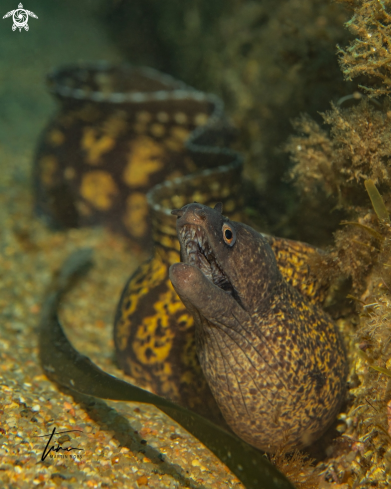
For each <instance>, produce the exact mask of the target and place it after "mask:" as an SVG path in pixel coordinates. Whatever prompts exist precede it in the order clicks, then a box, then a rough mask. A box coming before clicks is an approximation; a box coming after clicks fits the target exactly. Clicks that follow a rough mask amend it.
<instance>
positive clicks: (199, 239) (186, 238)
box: [180, 224, 234, 294]
mask: <svg viewBox="0 0 391 489" xmlns="http://www.w3.org/2000/svg"><path fill="white" fill-rule="evenodd" d="M180 238H181V242H182V249H183V253H184V260H185V263H187V264H189V265H194V266H196V267H197V268H199V269H200V270H201V272H202V273H203V274H204V275H205V277H206V278H207V279H208V280H210V281H211V282H212V283H213V284H214V285H216V286H217V287H219V288H220V289H223V290H225V291H226V292H229V293H231V294H232V293H233V291H234V288H233V286H232V285H231V283H230V281H229V280H228V278H227V276H226V275H225V273H224V271H223V269H222V268H221V266H220V265H219V263H218V261H217V259H216V256H215V255H214V253H213V251H212V248H211V247H210V245H209V243H208V239H207V237H206V235H205V233H204V231H203V229H202V228H201V227H200V226H194V225H191V224H185V225H183V227H182V229H181V230H180Z"/></svg>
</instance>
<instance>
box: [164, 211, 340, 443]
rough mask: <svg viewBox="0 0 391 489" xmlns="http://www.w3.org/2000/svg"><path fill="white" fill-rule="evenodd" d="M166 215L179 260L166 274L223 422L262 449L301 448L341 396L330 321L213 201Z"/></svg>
mask: <svg viewBox="0 0 391 489" xmlns="http://www.w3.org/2000/svg"><path fill="white" fill-rule="evenodd" d="M173 213H174V214H175V215H177V216H178V217H177V232H178V237H179V240H180V244H181V259H182V262H183V263H176V264H174V265H172V266H171V268H170V279H171V281H172V284H173V286H174V288H175V290H176V292H177V293H178V295H179V297H180V298H181V300H182V301H183V303H184V305H185V306H186V308H187V309H188V311H189V312H190V313H191V314H192V315H193V317H194V321H195V326H196V347H197V354H198V358H199V360H200V363H201V367H202V370H203V372H204V375H205V377H206V379H207V381H208V384H209V386H210V388H211V390H212V393H213V395H214V397H215V399H216V401H217V404H218V405H219V407H220V409H221V411H222V413H223V416H224V418H225V420H226V421H227V423H228V424H229V425H230V427H231V428H232V429H233V431H235V432H236V433H237V434H238V435H239V436H240V437H241V438H243V439H244V440H246V441H247V442H248V443H251V444H252V445H254V446H256V447H258V448H260V449H262V450H266V451H273V450H276V449H277V448H278V447H281V446H286V447H289V448H291V447H292V448H293V447H303V446H306V445H309V444H310V443H312V442H313V441H315V440H316V439H317V438H318V437H319V436H320V435H322V433H323V432H324V431H325V430H326V428H327V427H328V426H329V425H330V423H331V422H332V421H333V419H334V417H335V415H336V414H337V412H338V409H339V407H340V405H341V402H342V400H343V397H344V393H345V384H346V375H347V361H346V354H345V350H344V346H343V343H342V340H341V338H340V336H339V334H338V331H337V329H336V326H335V325H334V323H333V322H332V321H331V319H330V318H329V317H328V316H327V314H325V313H324V312H323V311H322V309H321V308H320V307H318V306H317V305H315V304H312V303H310V302H309V301H308V300H307V299H306V298H305V297H304V296H303V295H301V294H300V292H298V290H296V289H295V288H293V287H292V286H291V285H289V284H288V283H287V282H286V281H285V279H284V278H283V277H282V275H281V273H280V271H279V268H278V266H277V263H276V259H275V255H274V253H273V251H272V249H271V247H270V245H269V244H268V241H267V240H266V239H265V238H264V237H263V236H262V235H261V234H259V233H257V232H256V231H254V230H253V229H252V228H251V227H249V226H246V225H244V224H241V223H238V222H233V221H230V220H229V219H228V218H226V217H224V216H223V215H222V214H221V209H220V208H219V207H218V206H216V208H215V209H211V208H210V207H207V206H204V205H201V204H197V203H194V204H189V205H186V206H184V207H183V208H182V209H180V210H176V211H173ZM223 225H225V228H226V227H227V226H228V228H229V230H230V231H231V234H229V237H231V236H233V240H232V243H231V244H226V242H225V241H224V239H223V230H222V228H223ZM206 258H207V259H206ZM190 263H192V264H190ZM211 264H212V265H213V267H212V268H213V269H214V272H213V276H212V275H211V273H210V272H211V266H212V265H211ZM200 268H202V270H203V271H201V269H200ZM208 276H209V278H208ZM214 282H215V283H218V284H219V285H220V286H221V287H220V286H218V285H215V283H214Z"/></svg>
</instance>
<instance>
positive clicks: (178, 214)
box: [171, 209, 185, 217]
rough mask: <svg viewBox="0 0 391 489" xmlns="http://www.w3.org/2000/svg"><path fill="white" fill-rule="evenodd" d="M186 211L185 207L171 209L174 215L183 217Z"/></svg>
mask: <svg viewBox="0 0 391 489" xmlns="http://www.w3.org/2000/svg"><path fill="white" fill-rule="evenodd" d="M184 213H185V211H184V210H183V209H173V210H172V211H171V214H172V215H173V216H178V217H182V216H183V214H184Z"/></svg>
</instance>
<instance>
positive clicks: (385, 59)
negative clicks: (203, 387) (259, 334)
mask: <svg viewBox="0 0 391 489" xmlns="http://www.w3.org/2000/svg"><path fill="white" fill-rule="evenodd" d="M346 3H349V5H350V7H351V8H353V17H352V19H351V20H350V21H349V22H348V23H347V27H348V28H349V29H350V30H352V32H353V33H354V35H355V36H356V39H354V40H353V41H352V42H351V43H350V44H349V45H348V46H347V47H343V48H341V47H339V48H338V53H339V62H340V65H341V69H342V71H343V73H344V76H345V77H346V78H347V79H353V78H356V77H360V87H359V90H360V91H359V92H358V93H354V94H352V95H351V96H350V97H346V98H345V99H344V100H341V103H340V104H339V105H336V104H334V105H332V108H331V110H329V111H327V112H324V113H322V114H321V115H322V117H323V121H324V124H325V125H326V127H327V129H324V128H323V127H321V126H320V125H319V124H318V123H317V122H315V121H314V120H313V119H312V118H310V117H309V116H307V115H302V116H301V117H300V118H298V119H296V120H295V121H294V122H293V125H294V128H295V129H296V131H297V132H298V133H299V134H298V135H297V136H292V137H291V138H290V140H289V141H288V143H287V146H286V148H287V150H288V151H289V152H290V153H291V157H292V161H293V163H294V166H293V169H292V171H291V176H292V178H293V179H294V181H295V184H296V186H297V188H298V189H299V191H300V192H301V193H302V194H306V195H311V197H312V199H314V200H318V201H319V200H320V201H325V200H326V199H331V200H332V201H333V202H334V205H335V206H337V207H339V208H340V209H342V211H343V213H344V215H345V220H344V221H342V222H341V229H339V230H338V231H337V232H336V233H335V235H334V245H333V246H331V247H330V248H329V250H328V252H327V253H326V255H325V256H324V257H322V258H321V259H319V261H318V266H319V273H320V274H322V273H324V274H329V275H331V276H334V277H337V276H338V275H339V276H341V275H342V276H344V277H346V278H348V279H349V280H350V294H349V295H348V297H349V298H350V300H351V301H352V306H353V308H354V311H351V312H350V313H348V312H347V310H346V309H345V311H344V314H342V315H341V312H340V316H341V319H340V325H341V327H342V328H344V327H346V324H348V323H350V324H351V325H353V326H354V328H353V329H352V330H351V333H350V336H351V345H350V357H351V362H352V369H351V375H350V379H349V384H350V390H349V397H350V399H349V401H348V405H347V409H346V412H345V413H344V414H343V415H340V419H341V420H342V421H343V423H342V425H341V426H340V427H339V429H340V431H341V432H342V436H341V446H342V445H343V444H345V445H344V451H345V454H344V455H339V456H337V457H336V460H335V463H334V467H335V471H334V475H331V476H330V477H331V479H332V480H334V481H335V482H337V481H338V482H346V483H347V484H348V485H349V487H362V486H363V487H379V488H380V487H389V486H390V483H391V480H390V473H391V447H390V440H391V436H390V435H391V424H390V417H389V412H390V409H389V405H390V399H391V389H390V387H391V383H390V376H391V371H390V367H391V343H390V340H391V322H390V319H391V316H390V314H391V288H390V286H391V275H390V267H391V254H390V253H391V250H390V243H391V241H390V239H391V234H390V232H391V227H390V218H389V211H390V205H391V186H390V163H391V145H390V136H391V132H390V130H391V129H390V128H391V124H390V122H391V111H390V98H389V94H390V90H391V79H390V77H389V56H390V55H389V46H390V41H391V37H390V33H391V31H390V28H391V16H390V13H389V12H391V2H389V1H384V2H377V1H367V2H346ZM347 100H348V101H349V104H350V105H351V106H350V107H344V105H345V104H346V101H347ZM352 104H353V105H352ZM337 290H338V288H336V289H335V294H338V291H337ZM344 290H346V289H344ZM342 316H344V317H342ZM349 452H350V453H349ZM347 453H349V454H348V455H347ZM344 458H345V461H344ZM347 459H349V460H350V462H349V464H347V463H346V460H347Z"/></svg>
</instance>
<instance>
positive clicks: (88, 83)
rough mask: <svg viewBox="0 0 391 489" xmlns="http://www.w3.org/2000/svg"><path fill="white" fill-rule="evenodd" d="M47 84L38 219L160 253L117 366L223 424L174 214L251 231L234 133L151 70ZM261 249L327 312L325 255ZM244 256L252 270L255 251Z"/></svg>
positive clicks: (129, 319) (135, 282)
mask: <svg viewBox="0 0 391 489" xmlns="http://www.w3.org/2000/svg"><path fill="white" fill-rule="evenodd" d="M48 83H49V89H50V91H51V93H52V94H53V95H54V96H55V98H56V99H57V100H58V102H59V110H58V112H57V113H56V114H55V115H54V116H53V118H52V119H51V120H50V121H49V123H48V125H47V127H46V129H45V130H44V131H43V134H42V136H41V138H40V141H39V144H38V147H37V151H36V157H35V162H34V169H33V178H34V190H35V209H36V212H37V213H38V214H39V215H40V216H41V217H42V218H44V220H45V221H46V222H47V223H49V224H50V225H53V226H55V227H80V226H90V225H96V224H101V225H104V226H107V227H109V228H110V229H112V230H113V231H115V232H117V233H121V234H122V235H125V236H127V237H129V238H130V239H131V240H132V243H138V244H139V246H140V247H143V248H146V247H147V248H148V247H150V248H152V244H153V255H152V257H151V259H150V260H148V262H146V263H144V264H142V265H141V266H140V268H139V269H138V270H137V271H136V272H135V273H134V274H133V275H132V277H131V278H130V279H129V281H128V283H127V284H126V287H125V289H124V291H123V294H122V297H121V299H120V301H119V304H118V308H117V313H116V318H115V325H114V341H115V347H116V356H117V360H118V363H119V365H120V367H121V368H122V369H123V370H124V371H125V372H126V373H127V374H129V375H131V376H132V377H133V379H134V380H135V381H136V382H137V384H138V385H141V386H146V387H148V388H150V389H151V390H153V391H154V392H155V393H157V394H159V395H161V396H164V397H166V398H169V399H171V400H173V401H174V402H178V403H180V404H182V405H183V406H186V407H190V408H191V409H193V410H194V411H196V412H198V413H200V414H202V415H204V416H206V417H208V418H209V419H211V420H213V421H215V422H217V423H220V424H222V425H225V423H226V422H225V421H224V419H223V417H222V414H221V411H220V409H219V406H218V403H220V401H221V400H219V397H218V396H216V393H215V392H214V394H212V392H213V391H214V387H213V386H212V385H211V386H209V385H208V382H209V380H207V379H208V375H206V376H205V375H204V374H203V372H202V369H201V366H200V363H199V360H198V357H197V351H196V344H195V337H196V335H195V325H194V318H193V314H192V313H191V312H189V311H188V310H187V309H186V307H185V306H184V304H183V303H182V301H181V300H180V298H179V297H178V295H177V293H176V291H175V289H174V288H173V286H172V283H171V281H170V278H169V270H170V267H171V266H172V265H173V264H175V263H177V262H178V261H179V260H180V255H179V249H180V248H179V242H178V239H177V232H176V227H175V219H174V217H173V216H172V215H171V214H170V211H171V209H173V208H180V207H183V206H184V205H185V204H187V203H188V202H193V201H197V202H199V203H201V204H204V205H207V206H214V205H215V204H216V203H217V202H219V201H220V202H222V203H223V206H224V211H225V215H226V216H227V217H228V218H230V219H232V220H234V221H243V220H245V215H244V213H243V212H242V209H243V190H242V188H241V169H242V157H241V155H239V154H238V153H236V152H234V151H232V150H231V149H230V148H229V146H230V143H231V141H232V139H233V135H234V131H233V128H232V126H230V124H229V123H228V122H227V120H226V117H225V115H224V110H223V104H222V102H221V100H220V99H219V98H218V97H216V96H214V95H210V94H205V93H202V92H200V91H198V90H195V89H194V88H192V87H189V86H187V85H185V84H184V83H183V82H181V81H178V80H175V79H173V78H172V77H170V76H168V75H164V74H162V73H159V72H157V71H155V70H152V69H150V68H135V67H131V66H126V65H123V66H112V65H110V64H108V63H105V62H100V63H92V64H78V65H70V66H65V67H62V68H60V69H57V70H54V71H53V72H52V73H51V74H50V75H49V76H48ZM263 239H264V240H265V241H266V242H267V243H268V246H270V247H271V249H272V251H273V253H274V256H275V258H274V260H276V262H277V266H278V269H279V271H280V273H281V275H282V276H283V278H284V280H285V281H286V282H287V283H288V284H290V287H289V290H292V287H294V288H295V289H296V290H297V291H298V292H295V294H296V295H297V297H303V296H304V297H305V299H303V300H304V303H305V304H307V305H308V307H310V308H312V307H314V308H315V309H314V310H316V311H318V308H316V307H315V306H312V305H313V304H321V303H322V301H323V299H324V295H325V288H326V286H327V284H324V283H322V282H321V281H320V280H319V279H317V278H316V277H315V275H314V274H313V273H312V271H311V269H310V266H309V263H310V261H311V257H313V256H314V254H316V253H317V250H315V249H314V248H313V247H311V246H309V245H307V244H304V243H297V242H294V241H289V240H284V239H280V238H273V237H270V236H267V237H263ZM236 248H237V246H236ZM233 249H234V248H233ZM244 256H247V257H248V258H249V259H251V256H250V250H249V252H248V253H247V255H244ZM250 269H251V266H250ZM247 273H248V270H247V269H246V270H244V277H245V276H246V274H247ZM284 283H285V282H284ZM292 304H293V302H292ZM301 304H302V302H300V301H299V300H298V301H297V308H298V309H297V311H296V315H297V314H299V315H300V314H304V312H303V311H302V310H301V309H300V307H301ZM292 307H293V306H292ZM310 310H311V311H312V309H310ZM319 311H320V310H319ZM192 312H194V311H192ZM319 314H322V313H321V312H319ZM316 317H318V316H316ZM322 317H325V316H322ZM306 324H313V322H311V321H309V322H307V323H306ZM330 328H331V329H332V330H333V328H332V326H331V323H330ZM333 331H334V330H333ZM328 341H329V340H328ZM325 344H326V346H327V345H329V343H327V342H326V343H325ZM287 351H291V350H287ZM308 351H309V350H308ZM325 351H326V352H327V351H328V350H327V348H326V349H325ZM292 352H293V350H292V351H291V354H292V355H293V353H292ZM305 358H306V357H305ZM288 360H289V358H285V357H284V361H286V362H288ZM303 361H304V360H303ZM293 365H296V363H295V361H293V363H292V368H294V367H293ZM300 372H301V371H300ZM313 372H315V370H314V371H313ZM284 375H285V376H286V378H285V377H284ZM284 375H282V374H281V375H280V377H281V379H283V380H284V382H288V377H289V376H288V373H286V374H284ZM314 375H315V374H314ZM271 379H272V377H271ZM319 379H320V380H318V384H319V382H320V383H321V382H322V379H323V377H322V376H319ZM341 382H342V381H341ZM276 385H277V384H276ZM284 385H286V384H284ZM211 387H212V389H211ZM303 389H304V391H305V392H307V391H306V387H305V386H303ZM281 392H287V390H285V391H283V390H282V391H281ZM215 397H216V399H217V403H216V399H215ZM335 397H336V398H337V397H341V396H340V395H339V394H337V393H336V394H335ZM277 404H278V406H279V407H278V409H281V410H282V409H283V407H280V403H277ZM329 407H330V406H329ZM278 409H277V411H276V410H274V411H273V412H274V416H276V417H278V412H279V411H278ZM308 409H310V408H308ZM270 412H272V411H270ZM223 414H224V416H225V418H226V420H227V421H228V422H229V423H230V420H229V416H228V417H227V414H226V412H224V411H223ZM310 414H311V413H310ZM310 414H309V415H310ZM329 414H330V413H329ZM303 416H304V415H303ZM331 417H332V416H331V415H330V416H329V417H327V416H326V418H325V419H329V418H330V419H331ZM282 419H284V418H282ZM281 423H282V421H281ZM326 424H327V423H323V425H322V426H324V425H326ZM311 426H312V425H311ZM233 428H234V429H236V428H235V427H233ZM315 431H316V430H314V432H315ZM320 431H321V429H319V432H320ZM312 434H313V433H312V432H311V436H312ZM269 441H270V440H269Z"/></svg>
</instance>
